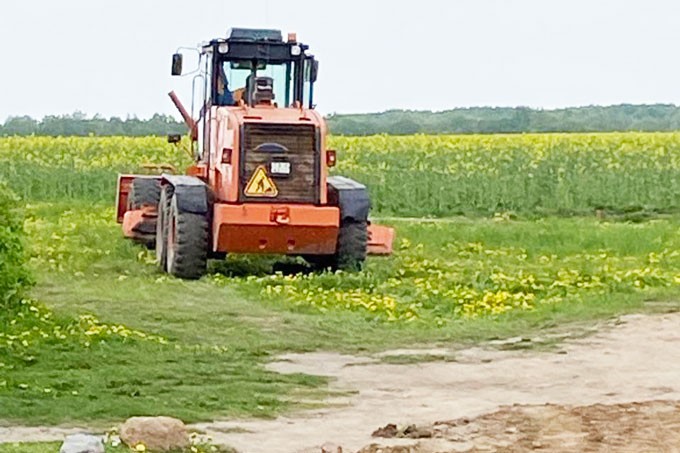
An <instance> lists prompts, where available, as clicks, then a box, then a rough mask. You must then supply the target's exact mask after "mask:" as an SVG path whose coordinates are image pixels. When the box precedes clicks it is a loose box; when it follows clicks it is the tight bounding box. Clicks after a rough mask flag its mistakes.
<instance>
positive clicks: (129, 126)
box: [0, 104, 680, 136]
mask: <svg viewBox="0 0 680 453" xmlns="http://www.w3.org/2000/svg"><path fill="white" fill-rule="evenodd" d="M327 120H328V125H329V128H330V130H331V133H333V134H336V135H374V134H390V135H411V134H418V133H422V134H471V133H481V134H492V133H521V132H613V131H650V132H651V131H674V130H680V107H677V106H675V105H672V104H653V105H631V104H621V105H613V106H607V107H600V106H588V107H574V108H565V109H555V110H542V109H532V108H528V107H472V108H456V109H453V110H446V111H442V112H430V111H412V110H390V111H387V112H383V113H367V114H331V115H329V116H328V117H327ZM185 132H186V127H185V125H184V123H183V122H181V121H178V120H176V119H175V118H174V117H172V116H169V115H161V114H156V115H154V116H152V117H151V118H149V119H138V118H135V117H132V118H126V119H121V118H117V117H112V118H103V117H101V116H99V115H95V116H94V117H91V118H89V117H87V116H86V115H84V114H82V113H79V112H77V113H74V114H72V115H60V116H46V117H44V118H43V119H42V120H36V119H33V118H31V117H29V116H12V117H9V118H7V120H6V121H5V122H4V124H2V125H0V136H3V135H4V136H7V135H47V136H87V135H97V136H112V135H123V136H145V135H159V136H162V135H167V134H182V133H185Z"/></svg>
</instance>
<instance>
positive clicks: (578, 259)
mask: <svg viewBox="0 0 680 453" xmlns="http://www.w3.org/2000/svg"><path fill="white" fill-rule="evenodd" d="M331 147H332V148H335V149H336V150H337V151H338V155H339V165H338V167H337V168H336V169H334V172H335V173H337V174H344V175H347V176H350V177H353V178H355V179H357V180H359V181H362V182H365V183H366V184H367V186H368V188H369V190H370V193H371V196H372V199H373V204H374V210H373V214H374V216H375V217H376V218H378V219H379V220H381V221H382V222H383V223H387V224H389V225H392V226H394V227H395V228H396V230H397V236H398V238H397V242H396V244H395V253H394V255H393V256H391V257H375V258H370V259H369V260H368V263H367V266H366V269H365V270H364V271H362V272H360V273H356V274H343V273H336V274H333V273H309V272H302V271H301V272H298V273H288V274H283V273H276V272H274V269H275V268H279V264H281V263H280V261H281V260H280V259H279V258H271V257H253V256H245V257H238V256H237V257H229V258H228V259H226V260H224V261H215V262H212V263H211V265H210V273H209V275H208V276H206V277H204V278H203V279H201V280H200V281H196V282H185V281H179V280H176V279H173V278H170V277H168V276H166V275H163V274H161V273H160V272H159V271H158V270H157V268H156V266H155V264H154V262H153V254H152V253H150V252H149V251H147V250H144V249H142V248H140V247H138V246H135V245H133V244H131V243H129V242H126V241H124V240H123V239H122V235H121V232H120V229H119V226H118V225H117V224H116V223H115V222H114V220H113V200H114V198H115V193H114V190H115V181H116V175H117V173H118V172H134V171H138V170H139V169H140V168H141V167H142V166H143V165H145V164H166V163H167V164H172V165H174V166H176V167H178V168H181V167H183V166H184V165H186V164H187V163H188V161H189V158H188V157H187V155H186V153H185V152H184V151H182V150H181V149H178V148H176V147H174V146H172V145H168V144H167V143H165V142H164V140H163V139H161V138H123V137H114V138H95V137H85V138H44V137H24V138H21V137H8V138H0V180H4V181H5V182H6V183H7V186H8V187H9V188H11V190H12V191H14V192H15V193H16V194H18V195H19V197H20V201H16V202H14V203H15V209H14V211H13V212H14V213H15V214H16V215H17V216H23V225H24V229H25V237H24V241H23V243H24V245H25V248H26V250H27V253H28V260H27V268H28V270H29V271H30V274H31V275H32V279H33V280H34V282H35V284H34V285H33V286H32V287H31V288H30V289H28V290H27V292H24V293H23V297H16V296H13V297H11V298H7V299H6V300H5V301H4V302H3V303H4V304H5V305H4V307H5V309H4V310H3V311H2V315H0V318H1V320H2V321H3V322H2V323H0V326H1V327H0V421H3V420H4V421H6V422H13V423H29V424H35V423H48V424H51V423H70V422H87V423H91V424H92V423H94V424H98V423H99V424H102V425H103V424H106V423H110V422H115V421H119V420H121V419H123V418H125V417H127V416H129V415H133V414H140V413H145V414H164V415H174V416H178V417H180V418H183V419H184V420H187V421H195V420H205V419H210V418H213V417H218V416H222V417H224V416H273V415H275V414H278V413H281V412H283V411H287V410H290V408H292V407H302V403H299V401H306V402H305V404H310V403H309V401H310V400H314V399H315V398H319V397H322V396H324V395H325V390H324V383H325V380H324V379H322V378H318V377H312V376H306V375H279V374H277V373H273V372H271V371H268V370H266V369H265V368H264V366H263V365H264V364H265V363H266V362H267V361H269V360H272V358H273V357H275V356H276V355H277V354H280V353H284V352H289V351H311V350H318V349H327V350H340V351H348V352H354V353H371V352H373V351H377V350H382V349H386V348H391V347H396V346H404V345H410V346H413V345H419V344H420V345H432V344H446V345H456V344H464V343H469V342H479V341H484V340H489V339H493V338H499V337H505V336H509V335H518V334H521V335H527V336H529V335H531V334H532V333H535V332H536V331H538V330H541V329H545V328H551V329H555V328H559V327H560V326H563V325H574V323H577V324H578V323H584V322H591V321H592V320H595V319H602V318H603V317H609V316H613V315H617V314H621V313H627V312H632V311H648V310H658V309H664V310H665V309H668V307H675V304H674V302H673V301H674V300H677V296H678V295H679V294H680V252H679V250H680V234H679V233H680V216H678V214H677V209H678V206H679V204H678V202H679V200H680V178H678V173H679V172H680V134H675V133H649V134H643V133H621V134H618V133H613V134H545V135H537V134H534V135H495V136H493V135H491V136H489V135H485V136H477V135H470V136H410V137H388V136H375V137H366V138H345V137H332V138H331ZM3 190H4V189H3ZM8 199H9V198H8ZM0 231H1V229H0ZM0 250H1V247H0ZM286 264H287V268H289V269H298V270H302V268H301V267H300V266H301V264H302V263H300V262H296V261H295V260H288V261H287V262H286ZM0 269H1V267H0ZM648 300H654V301H655V304H653V305H648V304H645V301H648Z"/></svg>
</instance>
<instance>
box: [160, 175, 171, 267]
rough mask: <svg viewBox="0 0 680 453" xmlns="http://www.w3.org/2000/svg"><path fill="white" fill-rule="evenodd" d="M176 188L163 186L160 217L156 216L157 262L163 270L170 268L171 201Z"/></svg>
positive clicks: (167, 185)
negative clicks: (169, 218) (169, 227)
mask: <svg viewBox="0 0 680 453" xmlns="http://www.w3.org/2000/svg"><path fill="white" fill-rule="evenodd" d="M174 193H175V188H174V187H173V186H171V185H170V184H166V185H165V186H163V188H162V191H161V196H160V201H159V202H158V217H157V218H156V262H157V263H158V266H159V267H160V268H161V270H162V271H164V272H167V270H168V217H169V211H170V202H171V201H172V196H173V194H174Z"/></svg>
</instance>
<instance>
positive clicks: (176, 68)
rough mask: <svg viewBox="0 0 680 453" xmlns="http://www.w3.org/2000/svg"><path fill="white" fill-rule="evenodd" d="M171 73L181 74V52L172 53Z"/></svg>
mask: <svg viewBox="0 0 680 453" xmlns="http://www.w3.org/2000/svg"><path fill="white" fill-rule="evenodd" d="M172 75H174V76H179V75H182V54H181V53H176V54H173V55H172Z"/></svg>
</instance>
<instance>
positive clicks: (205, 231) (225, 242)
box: [117, 29, 394, 279]
mask: <svg viewBox="0 0 680 453" xmlns="http://www.w3.org/2000/svg"><path fill="white" fill-rule="evenodd" d="M308 49H309V47H308V46H306V45H304V44H302V43H300V42H298V41H297V38H296V36H295V35H294V34H289V35H288V39H287V40H285V41H284V39H283V37H282V34H281V32H280V31H277V30H251V29H232V30H231V31H230V32H229V34H228V37H227V38H226V39H214V40H212V41H210V42H209V43H207V44H205V45H203V46H202V47H201V48H200V49H199V55H200V57H199V70H198V71H197V74H198V75H196V76H195V77H194V87H195V86H196V81H198V85H200V86H201V88H202V92H203V93H202V99H200V100H199V102H200V101H202V102H200V104H201V106H202V107H201V109H200V113H199V114H198V119H197V120H194V118H193V115H192V114H190V113H188V112H187V111H186V109H185V108H184V107H183V106H182V104H181V103H180V101H179V100H178V99H177V97H176V96H175V94H174V93H170V97H171V99H172V100H173V102H174V103H175V105H176V106H177V108H178V109H179V111H180V113H181V114H182V116H183V118H184V121H185V122H186V124H187V127H188V128H189V134H190V137H191V146H192V150H193V153H194V155H195V156H196V161H195V163H194V164H193V165H191V166H190V167H189V168H188V169H187V171H186V175H174V174H162V175H153V176H150V175H120V176H119V178H118V199H117V218H118V222H120V223H122V224H123V232H124V234H125V236H126V237H129V238H131V239H134V240H136V241H138V242H141V243H144V244H146V245H147V246H149V247H152V248H153V247H155V250H156V257H157V260H158V263H159V265H160V267H161V268H162V269H163V270H164V271H166V272H168V273H170V274H172V275H174V276H177V277H180V278H187V279H193V278H199V277H200V276H201V275H203V274H204V273H205V272H206V264H207V260H208V258H220V257H224V256H225V255H226V254H227V253H267V254H285V255H293V256H301V257H303V258H304V259H305V260H307V261H308V262H309V263H310V264H312V265H314V266H318V267H319V268H331V269H342V270H358V269H360V268H361V266H362V265H363V263H364V261H365V259H366V255H367V254H369V253H375V254H389V253H391V249H392V241H393V238H394V231H393V230H392V229H391V228H388V227H382V226H378V225H371V224H370V222H369V220H368V214H369V209H370V200H369V197H368V192H367V191H366V187H365V186H364V185H362V184H360V183H358V182H356V181H353V180H351V179H349V178H345V177H342V176H329V175H328V170H329V168H330V167H332V166H334V165H335V162H336V153H335V151H332V150H329V149H328V148H327V144H326V136H327V129H326V123H325V121H324V119H323V117H322V116H321V115H320V114H319V113H318V112H316V111H315V110H314V83H315V82H316V78H317V72H318V62H317V61H316V60H315V59H314V56H313V55H310V54H309V53H308ZM182 60H183V56H182V55H181V54H179V53H176V54H174V55H173V61H172V74H173V75H181V74H182ZM192 105H193V102H192ZM168 139H169V141H171V142H175V143H177V142H178V141H179V140H180V137H179V136H170V137H169V138H168Z"/></svg>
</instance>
